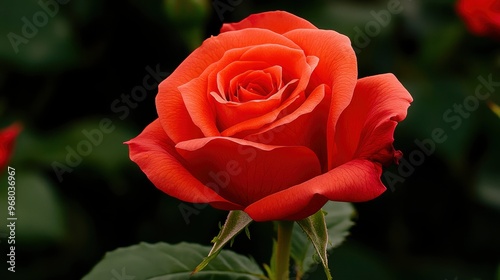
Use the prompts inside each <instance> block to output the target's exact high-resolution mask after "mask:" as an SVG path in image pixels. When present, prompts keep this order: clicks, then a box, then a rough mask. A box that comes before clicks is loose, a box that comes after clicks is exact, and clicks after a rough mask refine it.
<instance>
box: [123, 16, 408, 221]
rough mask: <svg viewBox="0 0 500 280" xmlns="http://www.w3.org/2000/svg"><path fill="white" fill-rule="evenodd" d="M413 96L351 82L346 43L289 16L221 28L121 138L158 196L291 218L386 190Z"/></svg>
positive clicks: (372, 80)
mask: <svg viewBox="0 0 500 280" xmlns="http://www.w3.org/2000/svg"><path fill="white" fill-rule="evenodd" d="M411 101H412V98H411V96H410V94H409V93H408V92H407V90H406V89H405V88H404V87H403V86H402V85H401V83H400V82H399V81H398V80H397V79H396V78H395V77H394V76H393V75H392V74H384V75H377V76H371V77H367V78H363V79H359V80H358V79H357V66H356V57H355V54H354V51H353V49H352V47H351V44H350V41H349V39H348V38H347V37H346V36H344V35H341V34H339V33H337V32H334V31H331V30H321V29H318V28H316V27H315V26H314V25H312V24H311V23H309V22H308V21H306V20H304V19H302V18H299V17H296V16H294V15H292V14H289V13H286V12H281V11H277V12H266V13H261V14H254V15H251V16H249V17H248V18H246V19H244V20H242V21H241V22H239V23H233V24H224V26H223V27H222V29H221V34H220V35H218V36H215V37H211V38H209V39H207V40H205V42H204V43H203V44H202V45H201V46H200V47H199V48H198V49H196V50H195V51H194V52H193V53H192V54H191V55H189V56H188V57H187V58H186V59H185V60H184V62H182V63H181V64H180V65H179V67H178V68H177V69H176V70H175V71H174V72H173V73H172V74H171V75H170V76H169V77H168V78H167V79H165V80H164V81H163V82H162V83H161V84H160V85H159V93H158V95H157V97H156V107H157V111H158V115H159V118H158V119H157V120H155V121H154V122H152V123H151V124H150V125H148V126H147V127H146V128H145V129H144V131H143V132H142V133H141V134H140V135H139V136H137V137H136V138H134V139H132V140H130V141H128V142H127V144H128V145H129V148H130V158H131V159H132V160H133V161H134V162H136V163H137V164H138V165H139V167H140V168H141V169H142V171H144V173H146V175H147V176H148V178H149V179H150V180H151V181H152V182H153V184H154V185H155V186H156V187H158V188H159V189H160V190H162V191H164V192H165V193H167V194H169V195H171V196H173V197H176V198H178V199H180V200H183V201H187V202H193V203H209V204H210V205H212V206H213V207H215V208H218V209H223V210H244V211H245V212H246V213H248V214H249V215H250V217H252V218H253V219H254V220H256V221H269V220H298V219H303V218H306V217H308V216H309V215H312V214H314V213H315V212H316V211H318V210H319V209H320V208H321V207H322V206H323V205H324V204H325V203H326V202H327V201H328V200H336V201H352V202H357V201H366V200H370V199H373V198H375V197H377V196H379V195H380V194H381V193H383V192H384V190H385V187H384V185H383V184H382V182H381V180H380V176H381V171H382V166H383V165H386V164H390V163H392V162H393V161H397V160H398V159H399V157H401V153H400V152H399V151H395V150H394V148H393V145H392V144H393V140H394V139H393V133H394V129H395V127H396V125H397V123H398V122H399V121H401V120H403V119H404V118H405V117H406V111H407V108H408V106H409V104H410V102H411Z"/></svg>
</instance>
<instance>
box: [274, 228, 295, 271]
mask: <svg viewBox="0 0 500 280" xmlns="http://www.w3.org/2000/svg"><path fill="white" fill-rule="evenodd" d="M293 223H294V222H293V221H292V222H290V221H278V242H277V243H278V245H277V252H276V280H289V277H290V276H289V275H290V274H289V273H290V272H289V271H290V246H291V244H292V230H293Z"/></svg>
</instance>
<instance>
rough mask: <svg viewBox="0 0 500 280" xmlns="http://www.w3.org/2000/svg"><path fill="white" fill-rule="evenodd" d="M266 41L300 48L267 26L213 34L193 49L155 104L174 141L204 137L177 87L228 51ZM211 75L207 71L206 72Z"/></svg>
mask: <svg viewBox="0 0 500 280" xmlns="http://www.w3.org/2000/svg"><path fill="white" fill-rule="evenodd" d="M263 44H278V45H283V46H287V47H290V48H296V49H299V47H298V46H297V45H296V44H294V43H293V42H292V41H290V40H289V39H287V38H285V37H283V36H281V35H279V34H276V33H274V32H272V31H269V30H265V29H245V30H242V31H235V32H227V33H223V34H220V35H218V36H216V37H211V38H209V39H207V40H205V41H204V42H203V44H202V45H201V46H200V47H199V48H197V49H196V50H195V51H193V52H192V53H191V54H190V55H189V56H188V57H187V58H186V59H185V60H184V61H183V62H182V63H181V64H180V65H179V66H178V67H177V69H175V71H174V72H173V73H172V74H171V75H170V76H168V77H167V78H166V79H165V80H163V81H162V82H161V83H160V85H159V87H158V95H157V96H156V108H157V111H158V117H159V119H160V122H161V123H162V126H163V127H164V129H165V132H166V133H167V134H168V136H169V137H170V139H172V141H174V142H175V143H177V142H179V141H183V140H188V139H193V138H198V137H203V133H202V132H201V131H200V129H199V128H198V127H197V126H196V125H195V124H194V123H193V121H192V120H191V117H190V116H189V113H188V111H187V109H186V107H185V104H184V101H183V100H182V96H181V94H180V92H179V90H178V87H179V86H181V85H183V84H185V83H187V82H189V81H191V80H193V79H194V78H197V77H199V76H200V75H201V74H202V73H203V72H204V71H205V70H206V69H207V68H208V67H209V66H210V65H211V64H213V63H215V62H217V61H218V60H220V59H221V57H222V56H223V55H224V53H225V52H226V51H229V50H233V49H237V48H242V47H248V46H255V45H263ZM207 75H208V73H207Z"/></svg>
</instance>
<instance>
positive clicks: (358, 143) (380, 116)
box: [330, 74, 412, 166]
mask: <svg viewBox="0 0 500 280" xmlns="http://www.w3.org/2000/svg"><path fill="white" fill-rule="evenodd" d="M410 102H412V98H411V96H410V94H409V93H408V91H407V90H406V89H405V88H404V86H403V85H402V84H401V83H400V82H399V81H398V80H397V78H396V77H395V76H394V75H392V74H383V75H377V76H370V77H367V78H363V79H360V80H359V81H358V84H357V85H356V89H355V90H354V95H353V98H352V101H351V104H349V106H348V107H347V108H346V109H345V110H344V112H342V115H341V116H340V118H339V121H338V122H337V131H338V133H337V135H335V146H334V147H333V154H332V157H331V158H330V159H331V161H332V163H333V166H337V165H341V164H343V163H344V162H347V161H349V160H351V159H353V158H368V159H372V160H377V161H378V162H380V163H383V164H385V163H390V162H392V161H393V158H394V148H393V146H392V143H393V141H394V137H393V134H394V129H395V127H396V125H397V123H398V122H400V121H402V120H403V119H404V118H405V117H406V111H407V109H408V107H409V106H410Z"/></svg>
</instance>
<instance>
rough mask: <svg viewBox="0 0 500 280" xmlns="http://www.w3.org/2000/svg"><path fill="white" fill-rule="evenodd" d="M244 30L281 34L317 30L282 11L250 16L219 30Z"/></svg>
mask: <svg viewBox="0 0 500 280" xmlns="http://www.w3.org/2000/svg"><path fill="white" fill-rule="evenodd" d="M245 28H263V29H268V30H272V31H274V32H276V33H280V34H283V33H285V32H288V31H290V30H293V29H301V28H307V29H317V28H316V26H314V25H313V24H312V23H310V22H308V21H307V20H305V19H303V18H300V17H297V16H295V15H293V14H290V13H288V12H284V11H273V12H264V13H258V14H252V15H250V16H248V17H247V18H245V19H243V20H242V21H240V22H237V23H225V24H223V25H222V28H221V30H220V32H221V33H223V32H228V31H234V30H241V29H245Z"/></svg>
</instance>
